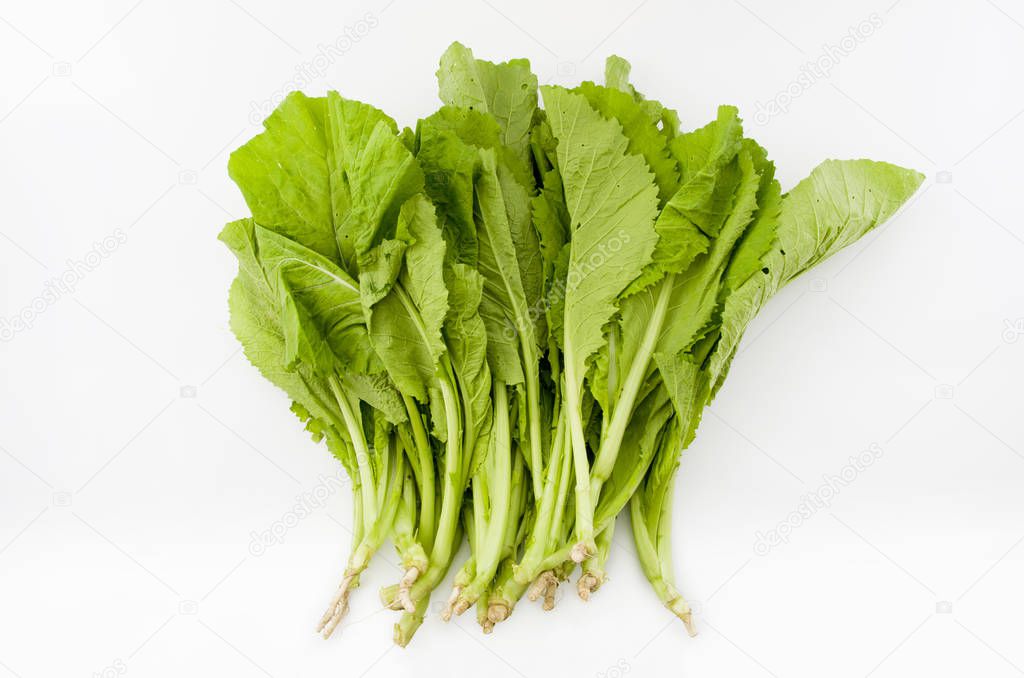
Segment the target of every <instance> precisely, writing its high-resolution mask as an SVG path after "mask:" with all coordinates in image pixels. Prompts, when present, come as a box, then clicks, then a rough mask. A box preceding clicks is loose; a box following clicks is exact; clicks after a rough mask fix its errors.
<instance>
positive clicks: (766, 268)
mask: <svg viewBox="0 0 1024 678" xmlns="http://www.w3.org/2000/svg"><path fill="white" fill-rule="evenodd" d="M761 273H764V274H765V275H768V267H767V266H765V267H764V268H762V269H761Z"/></svg>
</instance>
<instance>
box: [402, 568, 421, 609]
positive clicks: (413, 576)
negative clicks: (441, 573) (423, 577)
mask: <svg viewBox="0 0 1024 678" xmlns="http://www.w3.org/2000/svg"><path fill="white" fill-rule="evenodd" d="M419 576H420V568H418V567H416V566H415V565H414V566H412V567H410V568H409V569H408V570H406V571H405V575H403V576H402V580H401V581H400V582H398V601H399V602H400V603H401V606H402V609H404V610H405V611H406V612H408V613H409V614H413V613H414V612H416V603H415V602H413V599H412V596H410V595H409V589H411V588H412V585H413V584H415V583H416V580H417V579H418V578H419Z"/></svg>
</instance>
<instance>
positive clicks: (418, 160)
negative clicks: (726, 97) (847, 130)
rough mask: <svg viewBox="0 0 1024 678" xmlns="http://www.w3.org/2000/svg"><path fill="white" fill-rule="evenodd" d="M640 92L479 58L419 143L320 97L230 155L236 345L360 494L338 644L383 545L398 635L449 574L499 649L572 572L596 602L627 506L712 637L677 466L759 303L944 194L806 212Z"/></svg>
mask: <svg viewBox="0 0 1024 678" xmlns="http://www.w3.org/2000/svg"><path fill="white" fill-rule="evenodd" d="M628 76H629V64H628V63H627V62H626V61H624V60H623V59H620V58H618V57H611V58H610V59H608V62H607V66H606V72H605V84H604V85H598V84H595V83H593V82H584V83H582V84H581V85H579V86H578V87H575V88H572V89H568V88H565V87H558V86H543V87H539V88H538V83H537V77H536V76H535V75H534V74H533V73H532V72H531V71H530V64H529V62H528V61H526V60H524V59H515V60H512V61H508V62H505V63H497V64H496V63H491V62H488V61H483V60H480V59H476V58H474V56H473V54H472V52H471V51H470V50H469V49H467V48H466V47H464V46H462V45H460V44H458V43H455V44H453V45H452V46H451V47H450V48H449V49H448V50H447V51H446V52H445V54H444V55H443V56H442V57H441V64H440V69H439V70H438V72H437V77H438V84H439V91H440V98H441V101H442V103H443V106H442V107H441V108H440V109H438V110H437V111H436V112H435V113H433V114H432V115H430V116H428V117H426V118H424V119H422V120H420V121H418V122H417V123H416V126H415V129H410V128H405V129H399V127H398V126H397V125H396V123H395V121H394V120H392V119H391V118H390V117H388V116H387V115H386V114H385V113H384V112H382V111H380V110H379V109H377V108H374V107H373V106H371V105H369V104H365V103H361V102H359V101H354V100H351V99H346V98H344V97H342V96H341V95H339V94H338V93H337V92H329V93H328V94H327V96H325V97H308V96H306V95H304V94H302V93H299V92H296V93H293V94H291V95H290V96H288V97H287V98H286V99H285V100H284V101H283V102H282V103H281V105H280V106H279V107H278V108H277V110H276V111H274V112H273V113H272V114H271V115H270V117H268V118H267V120H266V121H265V122H264V127H265V131H263V132H262V133H261V134H259V135H258V136H256V137H255V138H253V139H252V140H251V141H249V142H248V143H246V144H245V145H244V146H242V147H241V148H239V149H238V150H236V151H235V152H234V153H233V154H232V156H231V159H230V162H229V171H230V174H231V177H232V179H233V180H234V181H235V182H236V183H237V184H238V187H239V188H240V189H241V191H242V194H243V195H244V197H245V200H246V202H247V204H248V206H249V208H250V209H251V211H252V217H251V218H248V219H242V220H239V221H235V222H232V223H230V224H228V225H227V226H226V227H225V228H224V230H223V232H222V233H221V235H220V238H221V240H222V241H223V242H224V243H225V244H226V245H227V246H228V247H229V248H230V249H231V250H232V252H233V253H234V254H235V255H236V256H237V258H238V276H237V277H236V279H235V280H234V283H233V284H232V285H231V291H230V309H231V327H232V329H233V331H234V333H235V335H236V336H237V337H238V339H239V341H240V342H241V344H242V346H243V347H244V350H245V354H246V356H247V357H248V358H249V360H250V361H251V362H252V363H253V365H255V366H256V367H257V368H259V370H260V371H261V372H262V374H263V375H264V376H265V377H266V378H267V379H269V380H270V381H271V382H273V383H274V384H275V385H277V386H278V387H280V388H281V389H282V390H283V391H284V392H285V393H286V394H287V396H288V397H289V398H290V399H291V401H292V403H293V404H292V410H293V411H294V412H295V414H297V415H298V416H299V418H300V419H301V420H302V421H303V422H304V423H305V426H306V428H307V429H308V431H309V432H310V433H311V434H312V435H313V438H314V439H315V440H317V441H324V442H325V443H326V446H327V448H328V449H329V450H330V451H331V452H332V453H333V454H334V456H335V457H337V459H338V460H339V461H340V462H341V464H342V466H344V468H345V470H346V471H347V473H348V475H349V476H350V478H351V480H352V492H353V512H354V517H353V524H354V526H355V527H354V532H355V537H354V540H353V545H352V549H351V553H350V556H349V558H348V562H347V564H346V566H345V569H344V572H343V575H342V580H341V584H340V586H339V587H338V589H337V591H336V592H335V594H334V596H333V598H332V599H331V601H330V604H329V605H328V608H327V611H326V613H325V614H324V616H323V618H322V620H321V621H320V624H319V628H318V630H319V631H320V632H321V633H322V634H323V635H324V636H325V637H328V636H330V635H331V633H332V631H334V629H335V628H337V626H338V624H339V622H340V621H341V619H342V617H343V616H344V614H345V612H346V610H347V609H348V599H349V594H350V593H351V591H352V590H353V589H354V588H355V587H356V586H357V585H358V584H359V577H360V574H361V573H362V572H363V571H364V570H365V569H366V567H367V565H368V564H369V562H370V560H371V558H372V556H373V555H374V553H375V552H376V551H377V550H378V549H380V548H382V547H383V545H384V543H385V541H390V542H391V544H393V545H394V548H395V549H396V550H397V552H398V556H399V557H400V559H401V562H402V566H403V568H404V576H402V577H401V580H400V581H398V582H397V583H396V584H394V585H393V586H390V587H386V588H385V589H383V590H382V592H381V596H382V599H383V601H384V604H385V605H386V606H388V607H390V608H392V609H394V610H396V611H400V612H401V617H400V619H399V621H398V622H397V624H396V626H395V641H396V642H397V643H399V644H400V645H405V644H406V643H407V642H408V641H409V640H410V638H411V637H412V636H413V634H414V633H415V632H416V630H417V628H419V626H420V624H421V623H422V621H423V619H424V616H425V614H426V612H427V609H428V602H429V599H430V596H431V594H432V592H433V591H434V589H435V588H437V587H438V585H439V584H440V583H441V582H442V581H443V580H444V579H445V577H446V576H447V573H448V572H449V570H450V569H451V568H452V567H453V565H454V566H455V568H456V569H455V574H454V587H453V589H452V591H451V593H450V596H449V595H448V594H447V593H445V594H442V595H443V597H444V598H445V599H447V603H446V604H445V606H444V609H443V612H442V614H441V616H442V618H443V619H445V620H448V619H450V618H451V616H452V615H453V614H461V613H463V612H465V611H466V610H468V609H470V608H474V607H475V611H476V616H477V619H478V621H479V623H480V624H481V626H482V627H483V630H484V631H485V632H489V631H491V630H492V629H493V627H494V625H495V624H497V623H499V622H501V621H503V620H505V619H506V618H507V617H508V616H509V615H510V614H511V612H512V610H513V608H514V607H515V605H516V603H517V602H518V601H520V600H521V599H522V598H523V596H526V597H528V598H529V599H530V600H538V599H542V600H543V604H544V606H545V608H547V609H550V608H551V607H552V606H553V604H554V593H555V590H556V587H557V586H558V585H559V584H560V583H561V582H563V581H565V580H567V579H569V578H570V577H571V576H572V574H573V572H574V571H576V569H577V568H579V570H580V574H579V576H578V578H577V580H576V588H577V591H578V593H579V595H580V597H581V598H583V599H584V600H586V599H587V598H588V597H589V596H590V595H591V594H592V593H593V592H594V591H595V590H597V589H598V588H599V587H600V586H601V584H602V582H603V581H604V579H605V566H606V563H607V560H608V557H609V550H610V545H611V539H612V531H613V529H614V528H615V520H616V517H617V516H618V515H619V514H620V513H621V512H623V511H624V510H625V509H626V507H627V505H628V508H629V513H630V517H631V521H630V522H631V525H632V531H633V537H634V540H635V542H636V550H637V553H638V555H639V558H640V563H641V565H642V569H643V571H644V573H645V575H646V576H647V578H648V579H649V581H650V583H651V586H652V588H653V589H654V592H655V593H656V594H657V596H658V597H659V598H660V599H661V601H662V602H663V603H664V604H665V605H666V606H667V607H668V608H669V609H671V610H672V611H673V612H674V613H675V614H676V615H678V617H679V618H680V619H681V620H682V621H683V623H684V624H686V626H687V629H688V630H690V631H691V632H692V622H691V612H690V609H689V607H688V606H687V604H686V602H685V600H684V599H683V597H682V596H681V595H680V593H679V591H678V590H677V588H676V586H675V584H674V577H673V571H672V565H671V551H672V547H671V529H670V519H671V516H672V487H673V479H674V474H675V470H676V468H677V466H678V464H679V455H680V453H681V452H682V450H684V449H685V448H686V447H687V446H688V445H689V444H690V442H691V441H692V440H693V437H694V433H695V431H696V428H697V425H698V423H699V421H700V417H701V412H702V410H703V408H704V406H705V405H707V404H708V403H709V401H710V400H711V398H712V397H713V396H714V395H715V393H716V392H717V391H718V389H719V388H721V386H722V382H723V380H724V379H725V376H726V374H727V373H728V370H729V365H730V363H731V361H732V359H733V356H734V355H735V354H736V350H737V346H738V344H739V343H740V339H741V338H742V336H743V332H744V329H745V328H746V327H747V325H748V323H749V322H750V321H751V319H752V318H753V317H754V316H755V314H756V313H757V312H758V310H759V309H760V308H761V306H762V305H763V304H764V303H765V302H766V301H767V300H768V299H769V298H770V297H771V296H772V295H773V294H774V293H775V292H776V291H777V290H778V289H779V288H781V287H782V286H783V285H785V284H786V283H788V282H789V281H790V280H792V279H793V278H795V277H796V276H798V275H800V274H801V273H802V272H804V271H806V270H807V269H808V268H810V267H812V266H814V265H815V264H817V263H818V262H819V261H821V260H823V259H825V258H826V257H828V256H830V255H832V254H833V253H834V252H837V251H838V250H840V249H842V248H843V247H845V246H846V245H848V244H850V243H852V242H854V241H855V240H857V239H858V238H860V237H861V236H862V235H864V234H865V233H866V232H868V231H869V230H871V229H872V228H874V227H875V226H877V225H878V224H880V223H881V222H883V221H885V220H886V219H887V218H888V217H889V216H890V215H892V214H893V212H895V211H896V210H897V208H899V207H900V205H901V204H903V203H904V202H905V201H906V200H907V199H908V198H909V197H910V196H911V195H912V194H913V193H914V191H915V190H916V189H917V187H918V186H919V184H920V183H921V180H922V176H921V175H920V174H918V173H917V172H914V171H911V170H907V169H902V168H900V167H896V166H894V165H890V164H886V163H881V162H872V161H869V160H850V161H836V160H828V161H825V162H824V163H822V164H821V165H820V166H818V167H817V168H816V169H815V170H814V171H813V172H812V173H811V174H810V176H809V177H807V178H806V179H804V180H803V181H801V182H800V183H798V184H797V185H796V186H795V187H794V188H793V189H792V190H790V191H789V192H788V193H783V192H782V190H781V189H780V186H779V182H778V181H776V179H775V178H774V172H775V170H774V166H773V164H772V162H771V161H770V160H768V156H767V153H766V152H765V150H764V149H763V148H761V146H759V145H758V144H757V143H756V142H755V141H753V140H752V139H750V138H748V137H745V136H744V133H743V127H742V125H741V121H740V119H739V118H738V117H737V111H736V109H735V108H732V107H729V106H723V107H721V108H720V109H719V110H718V115H717V117H716V119H715V120H713V121H711V122H710V123H708V124H707V125H705V126H704V127H701V128H699V129H694V130H692V131H686V132H684V131H682V130H681V129H680V123H679V119H678V116H677V114H676V112H675V111H674V110H672V109H670V108H667V107H666V106H664V105H662V104H661V103H659V102H657V101H654V100H652V99H647V98H645V97H644V96H643V95H641V94H640V93H639V92H638V91H637V90H636V89H634V87H633V86H632V85H631V84H630V83H629V80H628ZM538 91H539V96H538ZM541 101H542V102H543V108H541V106H540V103H541ZM463 537H465V538H466V540H467V541H468V542H469V554H470V555H469V556H468V558H467V559H466V560H465V562H461V563H453V561H454V559H455V557H456V554H457V553H458V552H459V548H460V545H461V543H462V539H463Z"/></svg>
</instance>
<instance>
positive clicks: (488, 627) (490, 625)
mask: <svg viewBox="0 0 1024 678" xmlns="http://www.w3.org/2000/svg"><path fill="white" fill-rule="evenodd" d="M488 614H490V612H488ZM480 628H481V629H483V632H484V635H485V636H486V635H489V634H491V633H494V622H492V621H491V620H490V619H485V620H483V621H482V622H480Z"/></svg>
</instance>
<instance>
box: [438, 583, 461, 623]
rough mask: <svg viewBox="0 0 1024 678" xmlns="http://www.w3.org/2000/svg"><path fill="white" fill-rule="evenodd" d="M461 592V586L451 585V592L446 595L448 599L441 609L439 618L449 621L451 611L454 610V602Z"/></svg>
mask: <svg viewBox="0 0 1024 678" xmlns="http://www.w3.org/2000/svg"><path fill="white" fill-rule="evenodd" d="M461 593H462V587H461V586H458V585H456V586H454V587H452V594H451V595H450V596H448V601H447V602H445V604H444V608H442V609H441V619H442V620H444V621H451V619H452V612H454V611H455V603H457V602H458V600H459V595H460V594H461Z"/></svg>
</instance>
